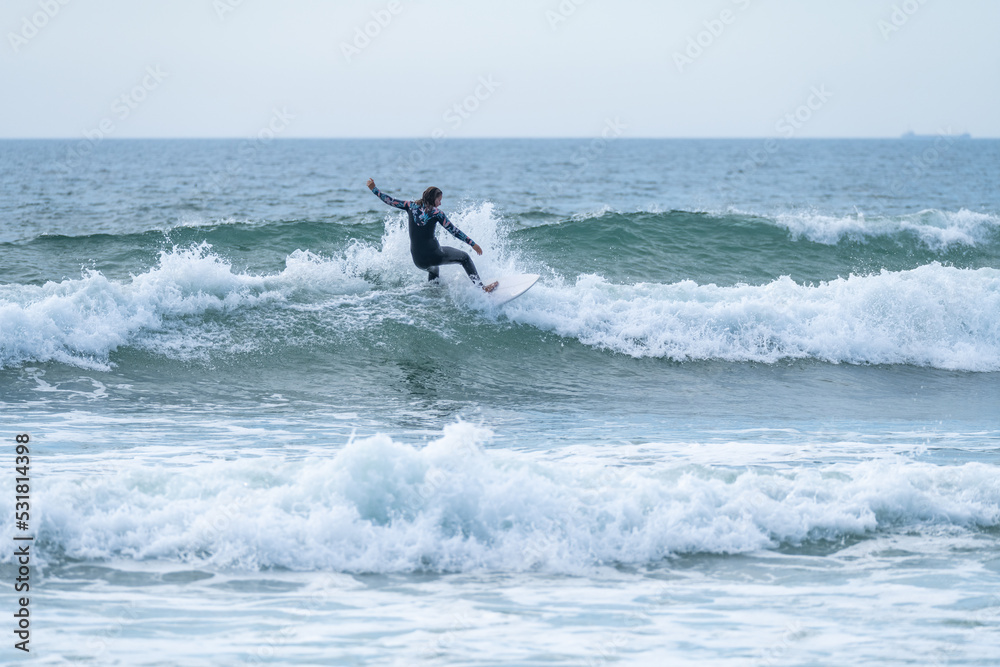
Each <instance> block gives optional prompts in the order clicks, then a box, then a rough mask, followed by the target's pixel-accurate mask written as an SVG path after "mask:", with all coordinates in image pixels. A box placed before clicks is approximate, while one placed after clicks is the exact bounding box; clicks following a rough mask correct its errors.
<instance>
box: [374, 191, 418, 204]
mask: <svg viewBox="0 0 1000 667" xmlns="http://www.w3.org/2000/svg"><path fill="white" fill-rule="evenodd" d="M372 194H373V195H375V196H376V197H378V198H379V199H381V200H382V201H384V202H385V203H386V204H388V205H389V206H395V207H396V208H403V209H408V208H410V204H412V203H413V202H411V201H400V200H398V199H393V198H392V197H390V196H389V195H387V194H385V193H384V192H381V191H380V190H379V189H378V186H375V187H374V188H372Z"/></svg>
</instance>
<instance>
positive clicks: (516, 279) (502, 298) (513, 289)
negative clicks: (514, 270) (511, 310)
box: [490, 273, 539, 306]
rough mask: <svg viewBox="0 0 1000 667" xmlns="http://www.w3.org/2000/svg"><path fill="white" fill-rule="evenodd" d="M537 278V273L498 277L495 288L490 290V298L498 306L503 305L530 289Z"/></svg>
mask: <svg viewBox="0 0 1000 667" xmlns="http://www.w3.org/2000/svg"><path fill="white" fill-rule="evenodd" d="M538 278H539V275H538V274H537V273H522V274H520V275H514V276H504V277H503V278H500V279H499V283H500V284H499V285H497V287H496V289H495V290H493V291H492V292H490V300H491V301H492V302H493V303H495V304H496V305H498V306H500V305H503V304H505V303H507V302H508V301H510V300H511V299H516V298H517V297H519V296H521V295H522V294H524V293H525V292H527V291H528V290H529V289H531V286H532V285H534V284H535V283H536V282H538Z"/></svg>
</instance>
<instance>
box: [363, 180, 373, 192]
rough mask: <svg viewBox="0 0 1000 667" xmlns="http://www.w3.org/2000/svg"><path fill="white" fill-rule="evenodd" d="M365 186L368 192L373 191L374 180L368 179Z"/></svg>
mask: <svg viewBox="0 0 1000 667" xmlns="http://www.w3.org/2000/svg"><path fill="white" fill-rule="evenodd" d="M365 185H367V186H368V189H369V190H374V189H375V180H374V179H371V178H369V179H368V182H367V183H365Z"/></svg>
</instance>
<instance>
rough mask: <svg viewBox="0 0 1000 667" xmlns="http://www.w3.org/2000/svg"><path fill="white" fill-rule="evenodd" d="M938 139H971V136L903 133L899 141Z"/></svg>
mask: <svg viewBox="0 0 1000 667" xmlns="http://www.w3.org/2000/svg"><path fill="white" fill-rule="evenodd" d="M939 137H950V138H952V139H971V138H972V135H971V134H969V133H968V132H965V133H963V134H949V133H946V132H942V133H940V134H916V133H914V132H905V133H903V136H902V137H900V138H901V139H937V138H939Z"/></svg>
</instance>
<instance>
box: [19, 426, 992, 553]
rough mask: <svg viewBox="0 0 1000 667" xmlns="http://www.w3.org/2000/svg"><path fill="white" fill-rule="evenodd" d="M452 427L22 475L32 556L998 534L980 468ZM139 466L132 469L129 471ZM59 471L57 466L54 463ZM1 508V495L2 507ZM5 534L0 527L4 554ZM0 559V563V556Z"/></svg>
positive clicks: (597, 547) (607, 546)
mask: <svg viewBox="0 0 1000 667" xmlns="http://www.w3.org/2000/svg"><path fill="white" fill-rule="evenodd" d="M490 437H491V433H490V432H489V431H487V430H485V429H482V428H478V427H475V426H472V425H469V424H464V423H459V424H455V425H452V426H450V427H447V428H446V429H445V430H444V433H443V435H442V437H441V438H440V439H438V440H436V441H433V442H431V443H430V444H429V445H427V446H426V447H423V448H415V447H412V446H410V445H407V444H402V443H398V442H394V441H393V440H391V439H390V438H389V437H388V436H384V435H380V436H376V437H373V438H368V439H364V440H357V441H354V442H351V443H349V444H348V445H347V446H346V447H344V448H343V449H341V450H339V451H338V452H337V453H336V454H335V455H326V456H324V455H321V454H318V455H314V456H309V457H306V458H304V459H303V458H296V459H294V460H290V459H287V458H284V457H282V456H281V454H280V453H276V454H273V455H268V456H264V457H262V458H252V459H249V458H246V459H239V460H232V461H225V460H219V459H206V458H204V455H203V454H202V455H201V457H202V458H201V459H200V460H196V459H197V458H198V456H197V455H194V453H192V454H193V455H192V456H187V457H180V459H179V461H177V462H172V463H171V462H165V461H160V460H151V459H149V458H145V457H144V458H139V457H137V458H135V459H131V458H130V459H118V460H117V462H116V463H115V464H114V465H113V467H111V468H107V469H104V470H100V471H97V472H95V471H94V469H93V465H92V464H88V465H81V466H78V467H76V468H75V472H70V471H68V470H65V469H64V470H63V471H62V472H59V473H52V474H49V475H46V476H44V477H40V478H38V480H37V481H35V482H34V483H33V487H32V492H33V496H32V508H33V512H32V520H33V522H34V524H33V525H34V526H35V527H36V529H37V538H36V539H37V542H36V544H37V545H38V548H39V550H40V551H39V553H38V554H37V556H38V557H39V558H40V559H41V561H42V562H51V561H52V560H53V559H61V558H65V557H68V558H83V559H135V560H147V559H154V560H164V561H170V562H177V561H183V562H188V563H196V564H200V565H203V566H213V567H219V568H240V569H258V568H273V567H282V568H290V569H293V570H335V571H343V572H399V571H404V572H406V571H416V570H449V571H469V570H480V569H488V570H503V571H512V570H513V571H516V570H531V569H541V570H546V571H553V572H580V571H584V570H587V569H588V568H593V567H596V566H600V565H607V564H611V563H632V564H646V563H656V562H658V561H660V560H661V559H663V558H666V557H669V556H671V555H675V554H685V553H745V552H753V551H757V550H760V549H767V548H771V547H774V546H775V545H778V544H797V543H801V542H805V541H811V540H818V539H832V540H839V539H842V538H843V537H845V536H865V535H870V534H873V533H881V532H885V531H889V532H902V531H907V530H915V529H920V530H930V531H941V530H946V531H969V530H973V531H975V530H977V529H978V528H979V527H984V526H986V527H992V526H996V525H998V523H1000V486H998V485H997V483H996V480H997V478H998V472H1000V471H998V470H997V467H996V466H992V465H986V464H981V463H967V464H964V465H960V466H950V467H945V466H936V465H931V464H927V463H920V462H914V461H912V460H908V459H905V458H902V457H899V458H888V459H883V460H877V461H861V462H836V463H831V464H829V465H825V466H823V467H804V466H800V467H796V468H793V469H782V470H776V469H772V468H768V467H759V466H758V467H754V466H746V467H741V468H739V469H735V470H734V469H732V468H729V467H725V468H718V467H712V466H705V465H694V464H690V463H688V462H673V461H671V460H669V458H667V459H665V460H662V461H659V462H657V463H654V464H650V465H640V466H604V465H601V464H599V463H591V464H588V463H582V462H574V463H572V464H571V463H569V462H566V461H546V460H540V459H539V458H538V457H530V456H525V455H522V454H518V453H516V452H512V451H503V450H484V448H483V445H484V443H486V442H487V441H488V440H489V438H490ZM143 460H145V463H142V462H140V461H143ZM67 466H68V464H67ZM12 498H13V496H12V495H10V494H7V495H3V496H0V512H6V513H8V514H9V513H10V512H12V511H13V508H12V506H11V503H12ZM13 530H14V528H13V526H12V525H11V522H5V523H4V524H3V526H2V528H0V539H3V540H6V541H7V542H8V543H9V542H10V538H11V535H12V531H13ZM2 558H3V560H4V561H5V562H10V559H11V553H8V552H5V553H4V554H3V556H2Z"/></svg>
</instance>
